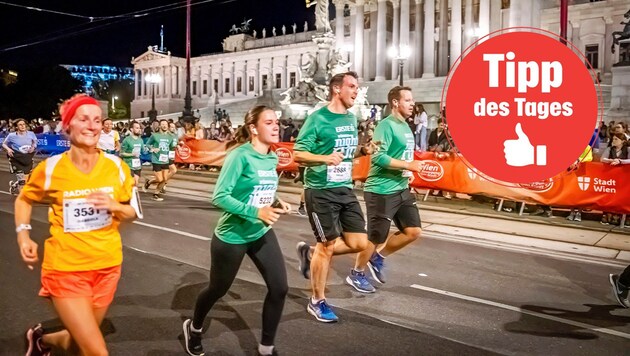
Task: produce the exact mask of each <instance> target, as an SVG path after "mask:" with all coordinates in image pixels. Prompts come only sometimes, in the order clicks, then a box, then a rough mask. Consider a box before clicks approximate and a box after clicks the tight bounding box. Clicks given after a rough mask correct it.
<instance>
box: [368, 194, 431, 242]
mask: <svg viewBox="0 0 630 356" xmlns="http://www.w3.org/2000/svg"><path fill="white" fill-rule="evenodd" d="M363 197H364V198H365V207H366V208H367V221H368V226H367V231H368V240H370V242H372V243H373V244H375V245H378V244H382V243H384V242H385V241H386V240H387V236H388V235H389V229H390V227H391V225H392V220H393V221H394V223H395V224H396V227H397V228H398V230H400V231H401V232H402V231H403V230H404V229H405V228H408V227H422V225H421V222H420V213H419V212H418V207H417V206H416V198H415V197H414V196H413V195H412V194H411V192H410V191H409V189H404V190H401V191H398V192H396V193H392V194H377V193H371V192H364V193H363Z"/></svg>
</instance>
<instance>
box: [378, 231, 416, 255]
mask: <svg viewBox="0 0 630 356" xmlns="http://www.w3.org/2000/svg"><path fill="white" fill-rule="evenodd" d="M421 235H422V229H421V228H419V227H408V228H406V229H404V230H403V232H402V233H401V232H396V233H394V234H392V235H390V236H389V238H388V239H387V242H385V244H384V245H383V246H382V247H381V248H380V249H379V250H378V253H380V254H381V256H383V257H387V256H389V255H391V254H392V253H394V252H396V251H398V250H400V249H401V248H403V247H405V246H407V245H409V244H410V243H412V242H414V241H416V240H417V239H419V238H420V236H421Z"/></svg>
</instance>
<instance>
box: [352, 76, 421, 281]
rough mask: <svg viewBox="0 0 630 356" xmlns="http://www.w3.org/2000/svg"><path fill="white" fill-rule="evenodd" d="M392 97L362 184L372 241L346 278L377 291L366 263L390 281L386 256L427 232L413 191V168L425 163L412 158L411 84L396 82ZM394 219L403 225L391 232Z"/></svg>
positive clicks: (376, 275)
mask: <svg viewBox="0 0 630 356" xmlns="http://www.w3.org/2000/svg"><path fill="white" fill-rule="evenodd" d="M387 101H388V103H389V107H390V108H392V113H391V114H390V115H389V116H388V117H386V118H385V119H384V120H382V121H381V123H380V124H379V125H378V126H377V127H376V130H375V131H374V141H376V142H379V146H378V149H377V151H376V152H375V153H374V154H372V156H371V161H372V164H371V167H370V172H369V173H368V177H367V180H366V181H365V186H364V187H363V191H364V194H363V196H364V198H365V206H366V209H367V223H368V224H367V231H368V241H369V242H368V244H367V248H366V249H365V250H363V251H361V252H360V253H359V254H358V255H357V258H356V261H355V264H354V268H353V269H352V270H351V271H350V274H349V275H348V276H347V277H346V283H348V284H349V285H350V286H352V287H353V288H354V289H356V290H357V291H359V292H362V293H374V292H375V291H376V289H375V288H374V286H373V285H372V283H370V281H369V280H368V279H367V278H366V276H365V269H366V268H369V270H370V272H371V274H372V277H373V278H374V280H376V281H377V282H379V283H385V272H384V267H385V258H386V257H388V256H389V255H391V254H392V253H394V252H396V251H398V250H400V249H402V248H403V247H405V246H407V245H408V244H410V243H412V242H413V241H415V240H417V239H419V238H420V236H421V233H422V226H421V224H420V214H419V212H418V207H417V206H416V198H415V196H414V195H413V194H411V192H410V191H409V177H410V176H411V175H412V172H418V173H419V172H421V171H422V163H421V162H420V161H414V159H413V155H414V148H415V140H414V134H413V132H412V131H411V130H410V128H409V126H408V125H407V124H406V122H405V118H407V117H409V116H411V115H412V112H413V107H414V101H413V97H412V94H411V88H409V87H402V86H396V87H394V88H392V89H391V90H390V91H389V93H388V94H387ZM392 221H393V222H394V224H396V227H397V228H398V231H397V232H395V233H393V234H390V233H389V230H390V227H391V223H392Z"/></svg>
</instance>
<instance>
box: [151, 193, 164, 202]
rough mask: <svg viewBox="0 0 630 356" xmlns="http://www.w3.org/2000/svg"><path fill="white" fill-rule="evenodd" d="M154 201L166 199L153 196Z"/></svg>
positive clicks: (156, 195)
mask: <svg viewBox="0 0 630 356" xmlns="http://www.w3.org/2000/svg"><path fill="white" fill-rule="evenodd" d="M153 200H155V201H163V200H164V198H162V197H161V196H159V195H158V194H153Z"/></svg>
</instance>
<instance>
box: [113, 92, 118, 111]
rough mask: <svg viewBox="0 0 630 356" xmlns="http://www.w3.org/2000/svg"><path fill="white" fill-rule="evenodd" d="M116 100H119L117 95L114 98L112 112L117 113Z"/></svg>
mask: <svg viewBox="0 0 630 356" xmlns="http://www.w3.org/2000/svg"><path fill="white" fill-rule="evenodd" d="M116 100H118V96H117V95H114V96H112V111H116V105H115V103H116Z"/></svg>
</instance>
